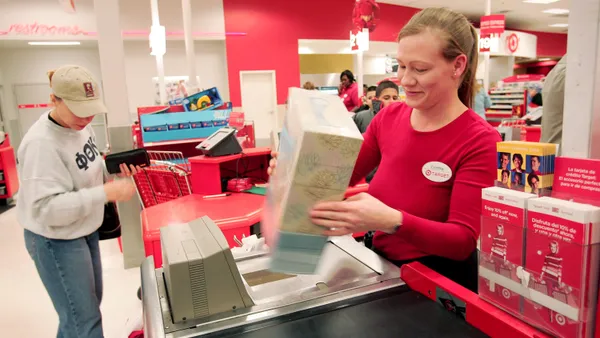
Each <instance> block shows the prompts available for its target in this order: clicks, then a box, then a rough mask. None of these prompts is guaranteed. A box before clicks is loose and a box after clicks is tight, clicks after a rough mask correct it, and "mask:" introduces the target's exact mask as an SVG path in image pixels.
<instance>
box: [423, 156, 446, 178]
mask: <svg viewBox="0 0 600 338" xmlns="http://www.w3.org/2000/svg"><path fill="white" fill-rule="evenodd" d="M422 171H423V176H425V178H426V179H428V180H430V181H432V182H436V183H442V182H446V181H448V180H449V179H451V178H452V169H450V167H449V166H447V165H446V164H445V163H442V162H437V161H432V162H427V163H425V165H423V169H422Z"/></svg>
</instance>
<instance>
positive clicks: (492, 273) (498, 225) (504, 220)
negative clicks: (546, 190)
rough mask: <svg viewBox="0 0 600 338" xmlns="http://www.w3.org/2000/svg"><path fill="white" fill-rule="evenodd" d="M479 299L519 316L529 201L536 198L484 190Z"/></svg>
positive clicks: (526, 194)
mask: <svg viewBox="0 0 600 338" xmlns="http://www.w3.org/2000/svg"><path fill="white" fill-rule="evenodd" d="M481 197H482V208H481V238H480V255H479V296H480V297H481V298H482V299H485V300H486V301H488V302H490V303H492V304H494V305H496V306H498V307H500V308H502V309H504V310H505V311H507V312H509V313H511V314H513V315H516V316H519V315H520V313H521V304H522V297H521V295H522V294H523V293H524V286H523V285H522V283H521V273H520V271H521V269H522V268H521V267H522V266H523V264H524V260H525V255H524V244H525V224H526V208H527V201H528V200H529V199H531V198H535V196H534V195H532V194H528V193H524V192H519V191H514V190H508V189H503V188H498V187H491V188H486V189H483V190H482V196H481Z"/></svg>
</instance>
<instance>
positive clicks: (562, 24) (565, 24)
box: [548, 23, 569, 28]
mask: <svg viewBox="0 0 600 338" xmlns="http://www.w3.org/2000/svg"><path fill="white" fill-rule="evenodd" d="M548 26H550V27H555V28H566V27H569V24H568V23H553V24H551V25H548Z"/></svg>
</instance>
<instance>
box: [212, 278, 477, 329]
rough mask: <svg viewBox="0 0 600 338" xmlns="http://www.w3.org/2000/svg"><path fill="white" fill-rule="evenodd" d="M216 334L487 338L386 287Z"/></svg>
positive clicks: (441, 310)
mask: <svg viewBox="0 0 600 338" xmlns="http://www.w3.org/2000/svg"><path fill="white" fill-rule="evenodd" d="M212 336H213V337H236V338H283V337H285V338H295V337H303V338H305V337H315V338H319V337H323V338H331V337H344V338H346V337H375V338H383V337H393V338H398V337H417V338H429V337H431V338H439V337H445V338H483V337H487V336H486V335H485V334H483V333H482V332H481V331H479V330H477V329H475V328H474V327H472V326H470V325H469V324H467V323H466V322H465V321H464V320H462V319H460V318H459V317H457V315H456V314H454V313H451V312H448V311H446V310H445V309H444V308H443V307H442V306H441V305H439V304H437V303H436V302H434V301H432V300H430V299H428V298H426V297H424V296H422V295H421V294H418V293H416V292H414V291H411V290H408V288H407V287H401V288H396V289H394V290H390V291H386V292H384V293H382V294H380V295H377V296H376V297H375V298H374V299H373V298H366V299H361V300H357V301H356V302H354V303H353V304H348V305H347V306H345V307H338V308H321V309H315V310H311V311H309V312H304V313H298V314H294V315H292V316H290V317H287V318H279V319H277V320H273V321H269V322H267V323H262V324H261V325H260V326H255V327H246V328H245V329H244V330H243V332H240V331H238V332H220V333H219V334H217V335H212Z"/></svg>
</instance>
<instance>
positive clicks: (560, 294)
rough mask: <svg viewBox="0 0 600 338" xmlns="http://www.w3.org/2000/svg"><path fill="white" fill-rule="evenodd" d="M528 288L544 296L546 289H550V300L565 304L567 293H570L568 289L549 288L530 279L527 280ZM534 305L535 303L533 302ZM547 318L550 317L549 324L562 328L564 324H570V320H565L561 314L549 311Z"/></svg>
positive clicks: (546, 293)
mask: <svg viewBox="0 0 600 338" xmlns="http://www.w3.org/2000/svg"><path fill="white" fill-rule="evenodd" d="M529 288H531V289H533V290H535V291H538V292H540V293H543V294H545V295H548V289H549V288H552V298H554V299H556V300H558V301H560V302H563V303H565V304H566V303H567V302H568V293H569V292H570V291H571V290H570V287H564V285H563V286H560V287H558V289H556V288H553V287H551V286H549V285H548V284H547V283H542V282H541V281H539V280H536V279H534V278H531V279H530V280H529ZM534 303H535V302H534ZM535 304H536V307H541V305H540V304H537V303H535ZM549 316H550V318H549V319H550V322H551V323H552V322H556V323H557V324H559V325H561V326H563V325H565V324H567V323H568V322H572V321H571V320H569V319H567V318H566V317H565V316H563V315H562V314H560V313H558V312H555V311H552V310H549Z"/></svg>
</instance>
